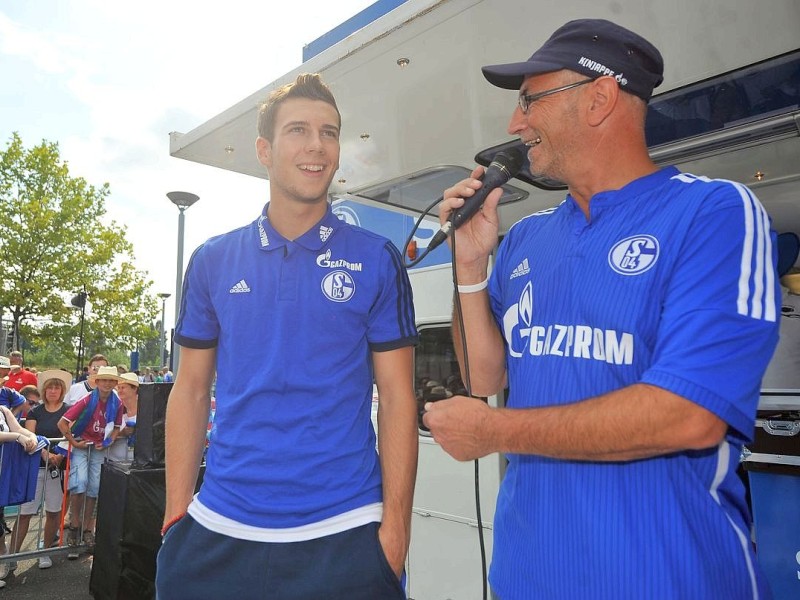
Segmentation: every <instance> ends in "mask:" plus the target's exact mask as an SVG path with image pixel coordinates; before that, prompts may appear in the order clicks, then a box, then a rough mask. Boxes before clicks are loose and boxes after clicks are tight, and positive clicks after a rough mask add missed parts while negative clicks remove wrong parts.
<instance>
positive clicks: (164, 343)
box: [158, 292, 172, 369]
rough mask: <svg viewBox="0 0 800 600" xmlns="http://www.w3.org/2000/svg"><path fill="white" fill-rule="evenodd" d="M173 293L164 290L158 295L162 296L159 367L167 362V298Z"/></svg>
mask: <svg viewBox="0 0 800 600" xmlns="http://www.w3.org/2000/svg"><path fill="white" fill-rule="evenodd" d="M171 295H172V294H167V293H166V292H162V293H160V294H159V295H158V297H159V298H161V333H160V337H159V338H158V346H159V348H160V349H161V362H160V363H159V364H158V368H159V369H160V368H161V367H163V366H164V365H165V364H166V362H167V356H166V355H167V338H166V337H165V335H164V315H165V313H166V309H167V298H169V297H170V296H171Z"/></svg>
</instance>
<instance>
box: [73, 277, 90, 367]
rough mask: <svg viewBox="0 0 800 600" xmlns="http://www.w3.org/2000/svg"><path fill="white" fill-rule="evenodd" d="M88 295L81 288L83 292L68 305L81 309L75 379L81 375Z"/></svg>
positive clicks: (84, 288) (84, 289)
mask: <svg viewBox="0 0 800 600" xmlns="http://www.w3.org/2000/svg"><path fill="white" fill-rule="evenodd" d="M87 296H88V294H87V293H86V286H84V287H83V291H81V292H78V293H77V294H76V295H75V296H73V297H72V300H71V301H70V304H72V306H74V307H75V308H80V309H81V331H80V335H79V337H78V363H77V364H76V365H75V377H79V376H80V374H81V363H82V362H83V320H84V317H85V316H86V297H87Z"/></svg>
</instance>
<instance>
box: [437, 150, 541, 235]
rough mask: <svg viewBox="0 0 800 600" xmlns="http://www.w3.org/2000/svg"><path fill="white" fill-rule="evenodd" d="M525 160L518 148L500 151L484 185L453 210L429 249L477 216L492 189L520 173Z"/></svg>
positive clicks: (485, 176) (482, 179)
mask: <svg viewBox="0 0 800 600" xmlns="http://www.w3.org/2000/svg"><path fill="white" fill-rule="evenodd" d="M524 160H525V159H524V157H523V155H522V152H521V151H520V150H519V149H517V148H511V149H509V150H504V151H503V152H498V153H497V155H496V156H495V157H494V159H493V160H492V162H491V164H490V165H489V167H488V168H487V169H486V173H485V174H484V176H483V177H482V178H481V181H483V185H482V186H481V187H480V188H479V189H477V190H475V193H474V194H473V195H472V196H470V197H469V198H467V199H466V200H464V205H463V206H462V207H461V208H458V209H456V210H454V211H453V212H452V214H451V215H450V218H449V219H448V220H447V223H445V224H444V225H442V228H441V229H439V231H437V232H436V235H434V236H433V238H432V239H431V241H430V243H429V244H428V251H431V250H433V249H434V248H436V247H437V246H439V245H440V244H441V243H442V242H443V241H445V240H446V239H447V236H448V235H450V233H451V232H452V231H453V229H458V228H459V227H461V226H462V225H463V224H464V223H466V222H467V221H469V220H470V219H471V218H472V217H473V216H475V213H476V212H478V210H479V209H480V208H481V206H483V203H484V201H485V200H486V197H487V196H488V195H489V193H490V192H491V191H492V190H494V189H495V188H499V187H500V186H502V185H504V184H505V183H506V182H507V181H508V180H509V179H511V178H512V177H514V175H516V174H517V173H519V170H520V169H521V168H522V165H523V163H524Z"/></svg>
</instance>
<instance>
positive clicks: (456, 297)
mask: <svg viewBox="0 0 800 600" xmlns="http://www.w3.org/2000/svg"><path fill="white" fill-rule="evenodd" d="M451 250H452V254H453V258H452V265H453V269H452V270H453V306H454V309H455V314H457V315H458V331H459V333H460V334H461V351H462V352H463V354H464V387H465V388H466V390H467V395H468V396H469V397H470V398H476V397H477V396H474V395H473V394H472V381H471V378H470V373H469V352H468V351H467V333H466V330H465V329H464V313H463V311H462V310H461V295H460V294H459V293H458V273H457V269H456V236H455V234H454V235H453V236H452V240H451ZM479 400H484V401H486V400H485V399H484V398H479ZM474 463H475V519H476V520H477V522H478V543H479V545H480V550H481V574H482V576H483V577H482V584H483V596H482V598H483V600H486V599H487V593H488V589H487V587H488V584H487V581H488V574H487V572H486V543H485V541H484V539H483V518H482V517H481V486H480V462H479V459H477V458H476V459H475V460H474Z"/></svg>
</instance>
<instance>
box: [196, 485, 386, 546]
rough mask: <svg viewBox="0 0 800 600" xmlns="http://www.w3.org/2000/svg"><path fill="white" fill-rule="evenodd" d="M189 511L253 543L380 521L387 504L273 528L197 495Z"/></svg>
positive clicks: (218, 530)
mask: <svg viewBox="0 0 800 600" xmlns="http://www.w3.org/2000/svg"><path fill="white" fill-rule="evenodd" d="M188 513H189V514H190V515H191V516H192V518H193V519H194V520H195V521H197V522H198V523H199V524H200V525H202V526H203V527H205V528H206V529H210V530H211V531H215V532H216V533H220V534H222V535H227V536H229V537H233V538H237V539H240V540H250V541H252V542H283V543H285V542H303V541H306V540H314V539H317V538H321V537H325V536H328V535H333V534H334V533H340V532H342V531H347V530H348V529H354V528H356V527H360V526H361V525H366V524H367V523H376V522H377V523H380V522H381V520H382V519H383V503H381V502H375V503H374V504H367V505H366V506H361V507H359V508H355V509H353V510H349V511H347V512H345V513H342V514H340V515H335V516H333V517H329V518H327V519H323V520H322V521H317V522H316V523H309V524H308V525H300V526H299V527H285V528H274V529H273V528H269V527H254V526H252V525H245V524H244V523H239V522H238V521H234V520H233V519H229V518H228V517H224V516H222V515H220V514H219V513H216V512H214V511H213V510H211V509H210V508H208V507H207V506H204V505H203V504H202V503H201V502H200V500H198V498H197V496H195V497H194V499H193V500H192V502H191V504H189V508H188Z"/></svg>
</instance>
